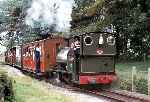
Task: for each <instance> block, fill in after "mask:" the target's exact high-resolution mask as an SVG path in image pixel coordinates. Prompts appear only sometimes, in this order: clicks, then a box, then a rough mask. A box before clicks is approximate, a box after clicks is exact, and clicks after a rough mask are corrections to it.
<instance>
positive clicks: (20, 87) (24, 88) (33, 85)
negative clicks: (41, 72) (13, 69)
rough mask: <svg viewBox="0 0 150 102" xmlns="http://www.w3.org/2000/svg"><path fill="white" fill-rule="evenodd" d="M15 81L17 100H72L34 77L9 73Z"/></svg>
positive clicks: (57, 101)
mask: <svg viewBox="0 0 150 102" xmlns="http://www.w3.org/2000/svg"><path fill="white" fill-rule="evenodd" d="M9 77H11V80H12V82H13V90H14V95H15V102H72V100H71V98H70V97H67V96H65V95H64V94H62V93H59V92H58V91H56V90H53V89H48V87H47V86H44V85H43V82H39V81H37V80H35V79H34V78H31V77H28V76H18V75H13V73H9Z"/></svg>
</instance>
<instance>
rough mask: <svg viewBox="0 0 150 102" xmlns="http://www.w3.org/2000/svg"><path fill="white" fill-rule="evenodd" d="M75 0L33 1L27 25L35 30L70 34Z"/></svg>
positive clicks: (26, 21)
mask: <svg viewBox="0 0 150 102" xmlns="http://www.w3.org/2000/svg"><path fill="white" fill-rule="evenodd" d="M73 5H74V0H33V1H32V4H31V8H29V9H28V10H27V16H26V18H25V23H26V24H27V25H30V26H32V27H33V28H39V27H40V28H41V27H42V28H46V29H47V28H49V29H51V30H54V31H59V32H68V31H69V30H70V27H71V24H70V21H71V20H72V18H71V13H72V8H73Z"/></svg>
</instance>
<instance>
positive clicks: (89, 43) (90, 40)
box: [84, 36, 93, 46]
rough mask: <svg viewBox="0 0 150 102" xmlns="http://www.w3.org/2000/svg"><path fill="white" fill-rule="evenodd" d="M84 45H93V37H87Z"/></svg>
mask: <svg viewBox="0 0 150 102" xmlns="http://www.w3.org/2000/svg"><path fill="white" fill-rule="evenodd" d="M84 43H85V45H87V46H89V45H92V43H93V39H92V37H91V36H86V37H85V38H84Z"/></svg>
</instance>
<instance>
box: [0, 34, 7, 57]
mask: <svg viewBox="0 0 150 102" xmlns="http://www.w3.org/2000/svg"><path fill="white" fill-rule="evenodd" d="M6 34H7V32H2V33H0V37H1V38H3V37H4V36H5V35H6ZM0 43H1V41H0ZM4 51H6V47H5V46H2V45H1V44H0V54H1V53H2V52H4Z"/></svg>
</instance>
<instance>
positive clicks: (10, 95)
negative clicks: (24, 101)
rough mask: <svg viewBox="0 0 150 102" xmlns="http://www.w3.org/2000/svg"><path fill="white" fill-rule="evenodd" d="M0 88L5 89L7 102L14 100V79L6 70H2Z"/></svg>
mask: <svg viewBox="0 0 150 102" xmlns="http://www.w3.org/2000/svg"><path fill="white" fill-rule="evenodd" d="M0 90H3V94H4V100H5V102H14V92H13V87H12V81H11V79H10V78H9V77H8V76H7V75H6V74H5V73H4V72H0Z"/></svg>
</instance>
